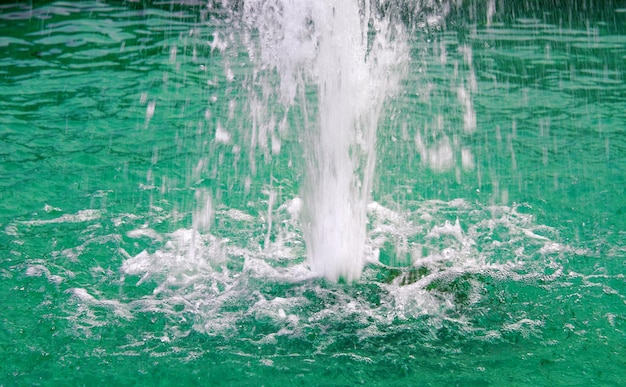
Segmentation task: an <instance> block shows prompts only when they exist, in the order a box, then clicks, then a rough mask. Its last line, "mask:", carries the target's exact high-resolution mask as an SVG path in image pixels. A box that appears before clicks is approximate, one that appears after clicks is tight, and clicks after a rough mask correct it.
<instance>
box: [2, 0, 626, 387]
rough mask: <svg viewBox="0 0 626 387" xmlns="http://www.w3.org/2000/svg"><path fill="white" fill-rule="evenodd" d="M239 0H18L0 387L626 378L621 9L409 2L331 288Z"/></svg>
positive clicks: (11, 64)
mask: <svg viewBox="0 0 626 387" xmlns="http://www.w3.org/2000/svg"><path fill="white" fill-rule="evenodd" d="M243 3H246V2H243ZM243 3H237V4H233V5H230V8H228V7H227V8H224V7H222V6H220V5H219V4H221V3H218V2H215V3H206V2H197V3H195V2H184V3H183V4H181V3H180V2H123V1H119V2H116V1H110V2H90V1H80V2H32V3H31V4H2V5H0V52H2V53H3V55H2V56H1V57H0V63H1V66H0V278H1V279H2V281H1V282H0V303H1V304H0V306H1V311H2V312H1V313H0V354H1V355H0V356H1V358H2V359H3V361H2V363H1V364H0V385H7V386H10V385H38V384H41V385H61V384H63V385H66V384H69V385H102V384H107V385H110V384H118V385H128V384H140V385H173V384H177V385H180V384H192V385H193V384H201V385H354V384H365V385H480V386H483V385H510V386H515V385H519V386H522V385H607V386H611V385H614V386H617V385H623V384H624V383H626V371H625V370H626V349H625V345H626V331H625V330H626V283H625V281H626V279H625V277H624V274H625V272H626V266H625V265H626V264H625V262H626V261H625V258H626V214H625V213H626V193H625V188H626V87H625V85H624V82H625V79H624V78H625V76H626V68H625V66H626V5H623V4H622V5H620V3H619V2H617V1H616V2H612V1H602V2H599V3H597V2H593V3H591V2H580V4H574V5H572V4H568V2H565V1H562V2H561V1H555V2H541V1H536V2H526V4H524V5H523V6H521V5H520V6H516V7H512V6H506V7H505V5H504V4H503V2H498V1H485V2H451V3H450V4H446V3H445V2H440V3H432V4H431V6H429V7H424V8H421V10H417V9H411V7H410V6H406V4H404V5H405V7H404V8H403V7H400V8H403V10H402V12H400V11H398V12H400V15H401V17H399V18H398V19H402V22H404V23H406V26H407V28H406V38H407V44H408V47H409V49H408V53H409V54H410V58H409V59H408V61H407V62H406V64H405V65H404V67H403V68H402V71H399V72H398V73H399V74H401V75H402V77H401V80H400V81H399V86H398V87H397V90H396V91H395V92H394V93H391V94H390V95H389V96H388V98H387V99H386V101H385V104H384V107H383V109H382V113H381V116H380V118H379V120H378V125H377V130H376V142H375V156H376V159H375V164H374V174H373V180H372V182H371V195H370V196H369V199H368V203H367V207H366V210H367V212H366V216H367V224H366V236H365V242H364V246H363V251H364V252H363V260H364V262H365V264H364V268H363V273H362V275H361V276H360V277H359V279H357V280H355V281H352V282H350V283H347V282H346V281H339V282H338V283H337V282H334V281H329V280H327V279H325V278H323V277H322V276H320V275H318V274H316V273H315V272H312V271H311V270H310V261H309V260H308V259H307V249H306V244H305V236H304V233H303V230H302V221H301V219H300V216H299V215H300V213H301V207H302V205H303V201H302V197H303V190H304V189H305V188H304V187H303V185H304V183H303V182H304V181H305V179H306V174H307V160H308V159H307V158H306V155H307V152H309V151H310V149H309V148H307V146H308V145H307V141H310V137H308V134H307V133H309V132H310V131H311V130H312V129H311V128H312V127H314V126H315V125H314V123H313V122H310V121H307V120H305V119H304V118H306V116H307V113H306V109H305V108H304V107H303V106H304V105H303V103H304V102H306V106H307V108H308V109H309V110H310V111H313V116H315V112H316V111H317V109H318V107H317V106H316V93H317V91H316V89H315V87H314V85H311V84H307V86H305V87H304V90H301V93H302V94H301V95H302V96H301V97H299V98H296V100H295V103H294V104H293V105H292V106H290V107H289V108H286V107H285V105H282V104H281V102H280V97H279V96H278V94H277V93H276V90H278V89H279V88H280V80H279V79H278V78H279V75H278V74H275V73H273V72H272V71H271V69H268V68H264V67H263V64H262V63H261V64H259V62H258V61H256V62H255V60H254V58H251V55H252V54H254V52H253V51H251V50H250V47H253V48H254V47H256V46H254V44H250V43H246V42H245V39H244V35H245V28H242V27H241V26H240V25H238V24H237V21H236V20H235V19H234V16H233V15H236V14H237V13H236V12H234V11H237V9H236V7H237V6H238V5H239V6H241V4H243ZM250 3H253V2H252V1H251V2H250ZM281 4H282V3H281ZM284 4H287V2H285V3H284ZM393 4H400V5H402V3H400V2H398V3H393ZM407 4H409V5H410V3H407ZM509 7H510V8H509ZM389 12H392V11H389ZM398 22H400V21H398ZM268 23H269V22H268ZM256 33H258V34H261V35H262V33H263V31H260V32H259V31H256ZM248 38H250V39H251V40H252V41H254V40H255V39H256V38H257V36H256V35H255V33H252V34H250V35H249V36H248ZM258 73H264V74H265V75H264V76H263V77H260V76H257V75H255V74H258ZM304 83H306V82H304ZM255 114H256V115H255ZM282 117H286V118H285V120H284V121H281V119H282ZM371 144H374V143H373V142H372V143H371ZM305 205H306V204H305Z"/></svg>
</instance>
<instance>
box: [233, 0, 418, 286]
mask: <svg viewBox="0 0 626 387" xmlns="http://www.w3.org/2000/svg"><path fill="white" fill-rule="evenodd" d="M244 21H245V23H246V26H247V29H248V31H249V35H248V41H247V44H248V53H249V55H250V57H251V58H252V60H253V61H255V64H256V66H257V68H256V69H255V75H253V76H254V77H255V78H256V79H257V80H256V81H255V83H258V84H260V85H261V88H262V89H264V91H263V92H262V94H265V92H266V90H267V85H270V84H271V81H269V80H267V79H263V76H262V75H259V74H262V73H267V72H268V71H269V73H270V75H269V76H270V77H271V76H275V74H274V73H273V72H274V71H275V72H276V73H277V74H278V76H279V83H280V84H279V86H278V88H279V90H280V92H279V94H280V95H279V97H278V99H279V100H280V101H281V103H282V105H283V106H284V108H285V109H284V110H285V112H286V113H284V114H285V116H286V115H287V114H288V112H289V109H290V108H291V107H292V106H293V105H294V104H298V105H299V106H298V108H299V109H301V110H302V112H303V113H302V116H303V120H304V122H303V123H302V124H303V126H304V134H303V140H304V143H305V152H306V153H305V164H306V173H305V181H304V188H303V192H302V197H303V201H304V209H303V217H302V223H303V231H304V237H305V240H306V245H307V252H308V256H309V259H310V264H311V268H312V270H313V271H314V272H316V273H318V274H321V275H323V276H325V277H326V278H328V279H330V280H332V281H337V280H339V279H340V278H343V279H345V280H347V281H352V280H354V279H357V278H358V277H359V276H360V275H361V271H362V268H363V264H364V263H363V247H364V244H365V235H366V233H365V231H366V211H367V208H366V206H367V201H368V197H369V193H370V189H371V183H372V178H373V173H374V161H375V144H376V128H377V126H378V125H379V119H380V117H381V114H382V112H383V105H384V102H385V101H386V100H387V99H388V98H389V97H390V96H391V95H393V94H394V93H395V91H396V89H397V86H398V84H399V80H400V79H401V78H402V74H403V71H404V69H405V67H406V63H407V61H408V57H409V55H408V46H407V43H406V36H405V32H404V27H403V25H402V24H401V23H396V22H394V21H392V20H390V19H389V17H385V16H383V13H382V12H381V11H379V10H377V9H376V7H375V6H373V5H371V4H370V3H360V2H355V1H341V0H333V1H327V2H323V3H321V2H305V1H298V0H273V1H260V0H251V1H247V2H245V5H244ZM256 35H258V46H257V45H255V44H254V43H253V42H255V41H256V40H255V39H254V38H253V37H254V36H256ZM311 87H312V89H313V91H314V94H315V96H316V97H317V98H316V100H313V101H311V99H310V97H307V93H308V92H309V91H310V88H311ZM260 99H261V100H266V99H267V97H266V96H264V98H260ZM253 100H255V99H254V98H253ZM257 110H258V109H257ZM260 116H266V117H269V118H270V120H269V121H270V122H272V121H274V120H275V119H274V118H273V114H272V113H267V112H265V114H259V113H258V112H256V113H255V117H260ZM253 121H254V118H253ZM254 127H262V125H259V124H258V123H256V122H254V123H253V130H255V129H254Z"/></svg>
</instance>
